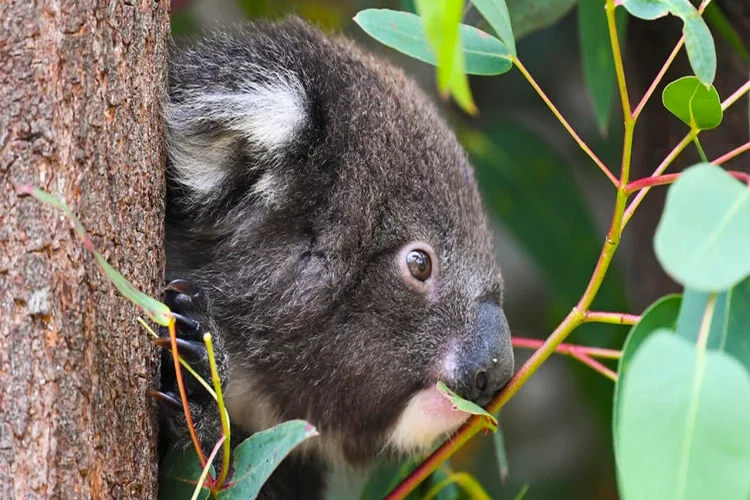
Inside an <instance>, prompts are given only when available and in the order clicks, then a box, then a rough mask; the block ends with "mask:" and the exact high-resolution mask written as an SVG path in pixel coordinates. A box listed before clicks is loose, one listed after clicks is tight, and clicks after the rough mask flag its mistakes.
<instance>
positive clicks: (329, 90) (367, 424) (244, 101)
mask: <svg viewBox="0 0 750 500" xmlns="http://www.w3.org/2000/svg"><path fill="white" fill-rule="evenodd" d="M165 116H166V134H167V148H168V149H167V153H168V162H167V179H168V182H167V220H166V224H167V274H168V278H169V279H170V280H171V282H170V283H169V285H167V289H166V296H165V301H166V302H167V303H168V304H169V305H170V307H171V308H172V310H173V311H175V312H176V313H178V315H177V318H178V325H179V328H178V335H179V342H180V350H181V352H182V353H183V354H184V355H185V356H186V357H188V359H189V360H190V361H191V364H192V365H193V366H194V367H195V368H196V369H197V370H198V372H199V373H202V374H205V373H207V372H208V366H207V362H206V353H205V346H204V345H203V344H202V340H201V339H202V332H205V331H210V332H211V333H212V335H213V338H214V344H215V346H216V350H217V357H218V363H219V370H220V374H221V378H222V384H223V387H224V390H225V394H226V400H227V406H228V410H229V414H230V419H231V422H232V425H233V432H232V436H233V438H234V439H233V441H235V442H234V443H233V444H237V443H239V442H240V441H241V440H242V439H244V438H246V437H248V436H249V435H251V434H252V433H254V432H257V431H260V430H263V429H266V428H269V427H271V426H273V425H276V424H278V423H281V422H283V421H286V420H290V419H298V418H299V419H305V420H307V421H308V422H310V423H311V424H313V425H314V426H315V427H316V428H317V429H318V431H319V434H320V435H319V436H318V437H315V438H312V439H311V440H309V442H307V443H305V444H304V445H303V446H301V447H300V449H299V450H297V452H295V453H293V454H292V455H291V456H290V457H288V458H287V459H286V460H285V461H284V462H283V463H282V464H281V466H280V467H279V468H278V469H277V471H276V472H274V474H273V475H272V477H271V479H270V480H269V482H268V483H267V484H266V486H265V487H264V488H263V490H262V491H261V497H262V498H302V497H303V498H316V497H319V496H320V495H322V492H323V490H324V487H325V484H324V483H325V481H324V477H325V472H326V470H327V469H328V468H329V467H332V466H334V465H338V464H348V465H354V466H363V465H366V464H369V463H372V462H373V461H374V460H375V459H377V458H379V457H380V456H404V455H411V454H415V453H423V452H425V451H426V450H428V449H429V448H430V447H431V446H433V445H434V444H435V442H436V440H438V439H440V438H442V437H444V436H445V435H447V434H448V433H450V432H452V431H454V430H455V429H456V428H458V427H459V426H460V425H461V424H462V423H463V422H464V421H465V420H466V416H465V415H464V414H461V413H459V412H456V411H453V410H452V409H451V405H450V403H449V401H447V400H446V399H445V398H444V397H443V396H442V395H440V394H439V393H438V392H437V389H436V388H435V384H436V383H437V382H438V381H443V382H445V383H446V384H447V385H448V386H449V387H451V388H452V389H453V390H454V391H456V392H457V393H458V394H460V395H462V396H463V397H464V398H467V399H470V400H472V401H474V402H476V403H478V404H480V405H483V404H486V403H487V402H488V401H489V400H490V399H491V397H492V396H493V394H495V393H496V392H497V391H498V390H499V389H500V388H501V387H502V386H503V385H504V384H505V383H506V382H507V381H508V379H509V378H510V376H511V374H512V372H513V353H512V349H511V343H510V331H509V328H508V324H507V322H506V319H505V315H504V313H503V310H502V290H503V286H502V278H501V275H500V271H499V269H498V266H497V264H496V262H495V259H494V253H493V248H492V244H491V234H490V231H489V229H488V224H487V220H486V217H485V214H484V211H483V207H482V201H481V199H480V196H479V192H478V189H477V183H476V180H475V178H474V173H473V170H472V167H471V165H470V164H469V162H468V159H467V156H466V153H465V152H464V151H463V149H462V148H461V146H460V145H459V144H458V142H457V140H456V138H455V136H454V135H453V133H452V132H451V131H450V130H449V128H448V127H447V126H446V124H445V122H444V121H443V119H442V118H441V117H440V116H439V114H438V112H437V110H436V109H435V107H434V105H433V104H432V103H431V102H430V100H429V99H428V98H427V97H426V96H425V95H424V94H423V93H422V91H421V90H420V89H419V88H418V86H417V85H416V84H415V83H414V82H412V81H411V80H410V79H409V78H407V77H406V76H405V75H404V74H403V73H402V71H401V70H399V69H397V68H396V67H394V66H392V65H391V64H389V63H388V62H386V61H385V60H383V59H380V58H378V57H375V56H373V55H370V54H368V53H366V52H365V51H363V50H362V49H360V48H359V47H358V46H356V45H355V44H354V43H352V42H351V41H349V40H347V39H345V38H343V37H330V36H328V35H324V34H323V33H321V32H320V31H318V30H317V29H315V28H313V27H310V26H309V25H307V24H305V23H304V22H303V21H300V20H299V19H295V18H291V19H287V20H284V21H280V22H274V23H257V24H248V25H243V26H241V27H234V28H232V29H229V30H226V31H221V32H215V33H212V34H209V35H207V36H206V37H204V38H202V39H200V40H196V41H193V42H191V43H189V44H187V45H185V46H180V47H174V48H173V50H172V54H171V61H170V67H169V91H168V100H167V102H166V104H165ZM168 357H169V355H168V353H166V352H165V360H167V359H168ZM170 367H171V362H165V363H164V372H163V374H162V393H161V394H162V399H163V400H164V401H173V400H174V397H175V396H174V394H175V392H176V389H175V378H174V373H173V372H172V371H170ZM186 385H187V390H188V393H189V400H190V404H191V412H192V415H193V418H194V420H195V422H196V427H197V430H198V434H199V438H200V439H201V441H202V443H203V446H204V447H205V448H208V449H210V448H211V447H213V444H214V443H215V442H216V440H217V439H218V437H219V436H220V433H221V426H220V424H219V417H218V412H217V411H216V407H215V403H214V402H213V400H212V399H211V398H210V396H209V395H208V394H207V393H205V392H204V390H203V388H202V387H201V386H200V385H199V384H197V383H196V381H195V380H194V379H192V377H190V376H187V380H186ZM163 422H164V423H163V426H164V430H165V433H166V435H167V436H168V437H169V439H170V440H173V441H177V442H188V440H189V437H188V433H187V429H186V427H185V421H184V417H183V416H182V414H181V410H179V409H176V408H172V407H171V406H170V405H165V409H164V412H163Z"/></svg>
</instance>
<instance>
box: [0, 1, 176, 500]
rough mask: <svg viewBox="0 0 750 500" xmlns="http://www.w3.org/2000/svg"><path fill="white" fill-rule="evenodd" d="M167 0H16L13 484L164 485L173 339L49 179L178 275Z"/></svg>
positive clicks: (10, 17) (7, 104) (6, 144)
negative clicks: (160, 449)
mask: <svg viewBox="0 0 750 500" xmlns="http://www.w3.org/2000/svg"><path fill="white" fill-rule="evenodd" d="M168 27H169V21H168V4H167V0H118V1H110V2H104V1H95V0H0V108H1V109H0V194H1V195H2V196H1V197H0V498H3V499H26V498H65V499H68V498H153V497H155V493H156V484H157V482H156V478H157V467H156V453H155V452H156V421H155V411H154V405H153V403H152V402H151V401H149V397H148V396H147V389H148V388H149V387H152V386H154V384H155V383H156V375H157V368H158V366H157V355H156V351H155V349H154V348H153V347H152V346H151V344H150V342H149V337H148V334H147V333H146V332H144V331H143V329H142V328H140V327H139V326H138V325H137V323H136V321H135V319H136V317H137V315H138V312H137V311H136V309H135V307H133V306H132V305H131V304H130V303H128V302H127V301H126V300H125V299H123V298H122V297H121V296H119V295H118V293H117V292H116V291H115V289H114V287H113V286H112V285H111V284H110V283H109V282H108V280H107V279H106V278H105V277H104V275H103V274H102V273H101V271H100V270H99V269H98V268H97V266H96V262H95V260H94V259H93V257H92V255H91V254H89V253H87V251H86V250H85V249H84V247H83V245H82V244H81V242H80V241H79V240H78V239H77V237H76V236H75V234H74V233H73V231H72V230H71V224H70V222H68V221H67V220H65V219H64V218H63V217H61V215H60V213H59V212H57V211H55V210H53V209H52V208H50V207H47V206H43V205H42V204H41V203H39V202H37V201H36V200H34V199H32V198H20V197H19V196H17V195H16V193H15V189H14V184H16V183H26V184H31V185H34V186H39V187H41V188H43V189H45V190H47V191H49V192H51V193H52V194H53V195H55V196H57V197H59V198H61V199H63V200H64V201H65V202H66V203H67V204H68V205H69V206H70V207H71V208H72V209H73V210H74V211H75V212H76V213H78V214H79V216H80V218H81V219H82V221H83V223H84V225H85V226H86V228H87V229H88V231H89V234H90V236H91V238H92V240H93V242H94V245H95V246H96V247H97V248H98V249H99V250H100V251H101V252H102V253H103V254H104V256H105V257H106V258H107V259H108V260H109V262H110V263H111V264H112V265H113V266H115V267H116V268H118V269H119V270H120V271H121V272H122V273H123V274H124V275H125V276H126V277H127V278H128V279H130V280H131V282H133V283H134V284H135V285H136V286H137V287H139V288H140V289H142V290H143V291H145V292H146V293H149V294H152V295H154V294H158V290H159V288H160V286H161V285H162V283H163V263H164V252H163V211H164V201H163V189H164V184H163V183H164V178H163V177H164V174H163V171H164V169H163V162H164V154H163V153H164V151H163V146H162V127H161V118H160V110H161V108H160V103H161V100H162V97H163V95H164V85H165V81H166V69H165V68H166V40H167V36H168Z"/></svg>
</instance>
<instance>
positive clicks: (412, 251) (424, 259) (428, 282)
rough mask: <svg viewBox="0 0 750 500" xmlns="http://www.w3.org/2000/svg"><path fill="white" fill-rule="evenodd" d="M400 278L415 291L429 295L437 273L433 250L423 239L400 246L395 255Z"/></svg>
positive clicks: (435, 256)
mask: <svg viewBox="0 0 750 500" xmlns="http://www.w3.org/2000/svg"><path fill="white" fill-rule="evenodd" d="M396 259H397V260H396V262H395V264H396V265H397V266H398V269H399V273H400V275H401V279H402V280H404V283H406V285H408V286H409V288H411V289H413V290H414V291H416V292H419V293H421V294H426V295H431V294H432V293H433V289H434V283H435V279H436V278H437V274H438V259H437V255H436V254H435V250H433V249H432V247H431V246H430V245H428V244H427V243H425V242H423V241H414V242H411V243H409V244H408V245H405V246H403V247H402V248H401V251H400V252H399V253H398V255H397V256H396Z"/></svg>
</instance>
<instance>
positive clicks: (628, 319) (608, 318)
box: [583, 311, 641, 325]
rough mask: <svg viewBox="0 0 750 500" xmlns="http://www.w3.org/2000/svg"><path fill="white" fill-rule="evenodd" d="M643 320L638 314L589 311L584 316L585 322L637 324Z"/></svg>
mask: <svg viewBox="0 0 750 500" xmlns="http://www.w3.org/2000/svg"><path fill="white" fill-rule="evenodd" d="M640 320H641V317H640V316H638V315H637V314H627V313H616V312H603V311H588V312H586V316H585V317H584V318H583V322H584V323H608V324H611V325H635V324H636V323H638V322H639V321H640Z"/></svg>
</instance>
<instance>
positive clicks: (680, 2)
mask: <svg viewBox="0 0 750 500" xmlns="http://www.w3.org/2000/svg"><path fill="white" fill-rule="evenodd" d="M622 6H623V7H625V8H626V9H627V11H628V12H630V14H632V15H633V16H635V17H638V18H640V19H646V20H653V19H656V18H659V17H663V16H666V15H667V14H672V15H673V16H677V17H679V18H680V19H681V20H682V22H683V28H682V33H683V34H684V35H685V48H686V50H687V54H688V59H690V66H691V67H692V68H693V72H694V73H695V76H697V77H698V79H699V80H700V81H701V82H702V83H703V85H705V86H708V85H710V84H711V83H713V81H714V77H715V76H716V47H715V46H714V39H713V37H712V36H711V30H709V29H708V26H707V25H706V22H705V21H704V20H703V18H702V17H701V16H700V14H699V13H698V9H696V8H695V7H694V6H693V5H692V4H691V3H690V0H624V1H623V2H622Z"/></svg>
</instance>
